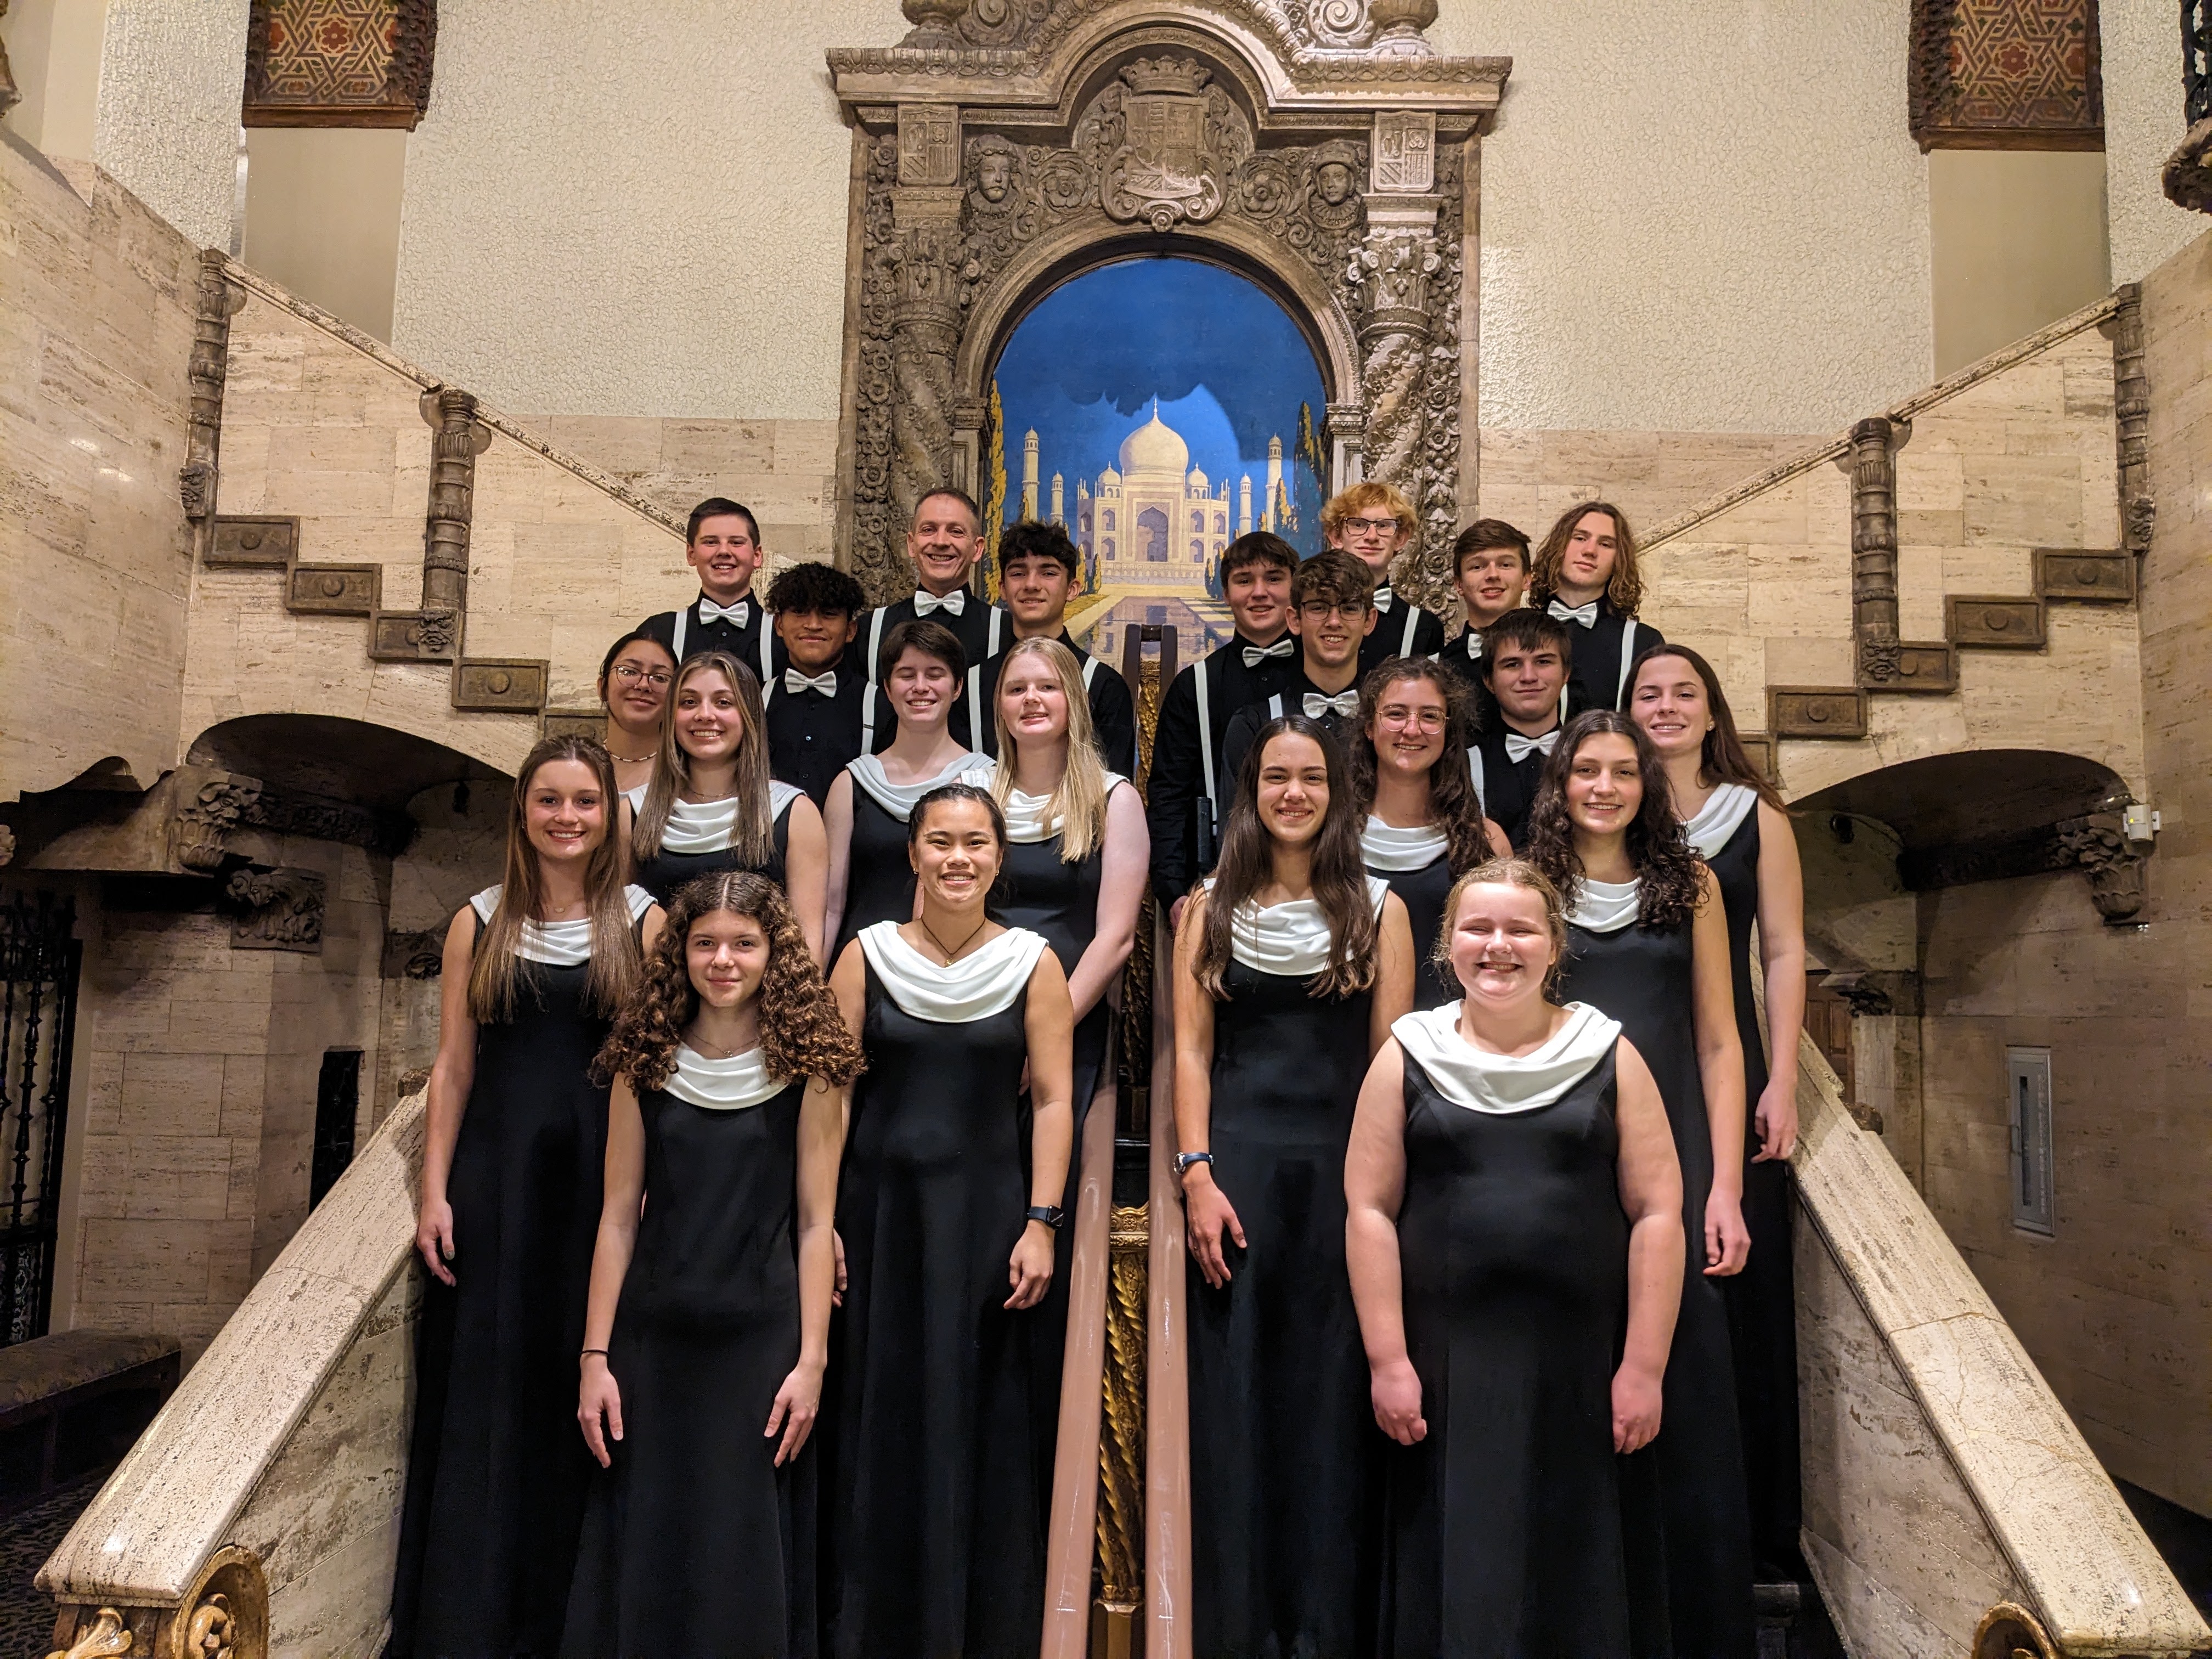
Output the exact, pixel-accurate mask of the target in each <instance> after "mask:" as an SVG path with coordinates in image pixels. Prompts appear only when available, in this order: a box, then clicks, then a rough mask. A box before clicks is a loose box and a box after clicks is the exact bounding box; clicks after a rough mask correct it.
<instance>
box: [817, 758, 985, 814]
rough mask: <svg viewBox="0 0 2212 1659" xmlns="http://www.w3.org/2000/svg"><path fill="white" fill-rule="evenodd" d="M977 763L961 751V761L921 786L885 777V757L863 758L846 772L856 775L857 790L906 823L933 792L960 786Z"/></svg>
mask: <svg viewBox="0 0 2212 1659" xmlns="http://www.w3.org/2000/svg"><path fill="white" fill-rule="evenodd" d="M974 765H975V756H974V755H972V754H970V753H969V751H968V750H964V749H963V750H961V751H960V758H959V759H957V760H956V761H954V762H953V763H952V764H951V765H950V766H948V767H946V768H945V769H944V770H943V771H942V772H939V774H938V775H936V776H935V777H933V778H926V779H924V780H923V781H921V782H920V783H893V782H892V781H890V779H889V778H888V777H886V776H884V757H882V756H881V755H863V756H861V757H860V759H858V760H856V761H853V762H850V763H848V764H847V766H846V768H845V769H846V770H847V771H848V772H849V773H851V774H852V775H853V784H854V787H855V788H860V789H865V790H866V791H867V792H868V794H869V796H870V798H871V799H873V800H874V802H875V803H876V805H878V806H880V807H882V808H883V809H884V811H886V812H888V813H890V815H891V816H892V817H895V818H896V819H897V820H898V821H899V822H900V823H905V822H906V821H907V819H908V818H909V817H912V816H913V815H914V804H915V802H916V801H918V800H920V799H921V798H922V797H923V796H924V795H926V794H927V793H929V792H930V791H931V790H933V789H942V788H943V787H945V785H946V784H948V783H958V782H959V781H961V774H962V773H963V772H965V771H967V770H968V769H969V768H971V767H973V766H974Z"/></svg>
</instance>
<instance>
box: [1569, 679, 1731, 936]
mask: <svg viewBox="0 0 2212 1659" xmlns="http://www.w3.org/2000/svg"><path fill="white" fill-rule="evenodd" d="M1607 733H1611V734H1612V735H1613V736H1615V737H1622V738H1627V739H1628V740H1629V742H1630V743H1632V744H1634V745H1635V747H1636V769H1637V772H1638V781H1640V782H1641V783H1642V785H1643V792H1644V800H1643V804H1642V805H1639V806H1638V808H1637V809H1636V816H1635V817H1633V818H1632V819H1631V820H1629V824H1628V842H1627V852H1628V862H1629V865H1630V866H1631V867H1632V868H1633V869H1634V870H1635V872H1636V874H1637V876H1638V878H1639V879H1640V880H1641V881H1642V882H1643V884H1644V885H1643V889H1642V890H1641V891H1640V892H1639V893H1638V896H1637V915H1636V922H1637V926H1638V927H1677V926H1679V925H1680V924H1681V923H1683V922H1685V921H1688V920H1689V919H1690V918H1691V917H1692V915H1696V914H1697V909H1698V901H1699V897H1700V896H1701V895H1702V891H1703V872H1704V870H1705V865H1704V864H1703V863H1702V862H1701V861H1700V860H1699V857H1698V855H1697V854H1695V853H1693V852H1692V851H1691V850H1690V843H1689V842H1688V841H1687V840H1686V839H1685V838H1684V837H1683V835H1682V821H1681V819H1680V818H1679V817H1675V815H1674V793H1673V792H1672V791H1671V790H1669V789H1668V787H1667V770H1666V768H1665V767H1664V766H1663V765H1662V764H1661V763H1660V759H1659V751H1658V750H1656V749H1654V748H1653V747H1652V746H1651V739H1650V738H1648V737H1646V736H1644V728H1643V727H1642V726H1638V725H1637V723H1636V722H1635V721H1634V720H1631V719H1629V718H1628V716H1627V715H1626V714H1620V713H1618V712H1617V711H1615V710H1613V709H1611V708H1591V709H1587V710H1585V711H1584V712H1583V713H1582V714H1577V715H1576V716H1575V717H1574V719H1572V720H1569V721H1568V722H1567V729H1566V730H1565V732H1561V733H1560V734H1559V746H1558V747H1557V748H1556V749H1554V750H1552V754H1551V758H1550V759H1548V760H1547V761H1546V762H1545V763H1544V776H1543V781H1541V782H1540V783H1539V784H1538V785H1537V786H1536V799H1535V801H1534V804H1533V805H1531V806H1530V807H1529V808H1528V861H1529V862H1530V863H1531V864H1533V865H1534V866H1536V867H1537V868H1538V869H1539V870H1541V871H1542V872H1544V873H1545V875H1547V876H1548V877H1549V878H1551V882H1552V884H1553V886H1554V887H1556V888H1558V889H1559V900H1560V902H1561V903H1562V904H1564V905H1565V907H1566V908H1568V909H1569V910H1571V909H1573V908H1574V904H1575V893H1576V890H1577V888H1578V887H1579V886H1580V884H1581V882H1582V878H1583V861H1582V858H1581V856H1580V855H1579V854H1577V853H1576V851H1575V826H1574V821H1573V820H1572V819H1571V818H1570V817H1568V816H1567V779H1568V778H1569V777H1570V776H1571V775H1573V773H1574V767H1575V755H1576V752H1577V750H1580V749H1581V748H1582V746H1583V744H1586V743H1588V742H1589V740H1590V739H1591V738H1595V737H1601V736H1603V735H1606V734H1607Z"/></svg>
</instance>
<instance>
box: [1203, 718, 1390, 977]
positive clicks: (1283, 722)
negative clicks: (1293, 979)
mask: <svg viewBox="0 0 2212 1659" xmlns="http://www.w3.org/2000/svg"><path fill="white" fill-rule="evenodd" d="M1280 737H1301V738H1311V739H1312V740H1313V741H1314V742H1315V743H1316V744H1318V745H1319V746H1320V749H1321V752H1322V759H1323V761H1324V762H1325V763H1327V765H1328V811H1327V812H1325V813H1323V814H1322V823H1321V830H1320V833H1319V834H1318V835H1316V836H1315V837H1314V843H1313V893H1314V897H1315V898H1316V899H1317V900H1319V901H1320V902H1321V909H1322V915H1325V916H1327V917H1328V932H1329V945H1328V966H1327V967H1326V968H1324V969H1322V971H1321V972H1320V973H1318V974H1316V975H1314V977H1313V978H1312V979H1310V980H1309V981H1307V982H1306V993H1307V994H1308V995H1310V996H1316V997H1333V996H1342V995H1344V994H1346V993H1347V992H1352V991H1364V990H1365V989H1366V988H1367V987H1369V986H1370V985H1372V984H1373V983H1374V982H1375V963H1376V955H1377V954H1378V952H1377V950H1376V945H1377V942H1378V939H1379V936H1380V932H1381V930H1380V929H1379V928H1377V927H1376V923H1375V906H1374V904H1373V902H1371V901H1370V899H1369V898H1368V896H1367V865H1366V862H1365V860H1364V859H1363V858H1362V857H1361V856H1360V851H1359V825H1360V814H1359V812H1358V809H1357V807H1356V806H1355V805H1353V803H1352V786H1351V781H1350V780H1349V779H1348V778H1346V776H1345V771H1344V757H1343V754H1342V753H1341V751H1340V750H1339V749H1338V748H1337V745H1336V740H1335V739H1334V738H1332V737H1330V736H1329V735H1328V732H1327V731H1325V730H1324V729H1323V728H1322V725H1321V723H1320V722H1319V721H1317V720H1308V719H1307V718H1306V717H1305V716H1304V714H1285V715H1283V716H1282V717H1281V718H1280V719H1278V720H1269V721H1268V722H1267V724H1266V725H1265V726H1261V728H1260V733H1259V736H1258V737H1256V738H1254V739H1253V742H1252V747H1251V750H1250V751H1249V753H1247V754H1246V756H1245V757H1244V765H1243V769H1242V770H1240V771H1239V772H1238V773H1237V793H1236V796H1235V798H1234V799H1231V802H1230V803H1229V817H1228V822H1227V824H1226V825H1225V828H1224V829H1223V830H1222V836H1221V861H1220V862H1219V863H1218V865H1216V866H1214V871H1213V886H1212V890H1210V891H1209V892H1208V893H1207V894H1206V910H1205V920H1206V926H1205V931H1204V932H1202V933H1200V935H1199V939H1198V957H1197V961H1196V963H1195V964H1194V966H1195V969H1196V971H1197V975H1198V982H1199V983H1200V985H1202V986H1204V987H1206V990H1207V991H1208V992H1209V993H1210V994H1212V995H1214V996H1217V997H1218V996H1220V995H1222V994H1223V993H1222V975H1225V974H1226V973H1227V972H1228V971H1229V959H1230V955H1231V948H1232V947H1231V932H1230V926H1231V921H1233V919H1234V918H1235V916H1236V914H1237V911H1238V910H1239V909H1241V908H1243V907H1244V906H1245V905H1246V904H1248V903H1249V902H1251V899H1252V896H1253V895H1254V894H1255V893H1256V892H1258V891H1259V890H1261V888H1262V887H1264V886H1266V885H1267V883H1268V882H1269V881H1271V880H1273V878H1274V873H1275V862H1274V837H1273V836H1272V835H1270V834H1269V833H1268V830H1267V824H1266V823H1263V822H1262V821H1261V817H1260V771H1261V766H1262V765H1263V764H1264V763H1265V762H1266V759H1267V745H1268V744H1271V743H1273V741H1274V740H1275V739H1276V738H1280Z"/></svg>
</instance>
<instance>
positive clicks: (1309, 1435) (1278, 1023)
mask: <svg viewBox="0 0 2212 1659" xmlns="http://www.w3.org/2000/svg"><path fill="white" fill-rule="evenodd" d="M1368 887H1369V890H1370V895H1371V896H1372V898H1373V901H1374V902H1375V904H1376V907H1377V908H1380V907H1381V905H1382V903H1383V899H1384V897H1385V896H1387V894H1388V893H1389V889H1388V888H1387V887H1386V886H1385V885H1384V884H1383V883H1382V882H1379V881H1376V880H1374V879H1372V878H1370V880H1369V882H1368ZM1235 933H1236V938H1237V954H1236V956H1235V957H1234V959H1233V960H1232V961H1231V963H1230V964H1229V969H1228V972H1227V973H1226V974H1225V975H1224V976H1223V988H1224V991H1225V996H1224V998H1223V999H1222V1000H1220V1001H1219V1002H1218V1003H1217V1004H1216V1005H1215V1007H1214V1012H1213V1066H1212V1115H1211V1121H1210V1126H1209V1139H1210V1147H1209V1149H1210V1150H1211V1151H1212V1153H1213V1176H1214V1179H1215V1181H1216V1182H1218V1184H1219V1186H1220V1188H1221V1190H1222V1192H1223V1193H1224V1194H1226V1195H1227V1197H1228V1199H1229V1201H1230V1203H1231V1205H1232V1206H1235V1208H1236V1211H1237V1219H1238V1220H1239V1221H1240V1222H1241V1223H1243V1228H1244V1236H1245V1240H1246V1248H1244V1249H1237V1247H1236V1246H1235V1244H1234V1243H1229V1242H1227V1241H1226V1240H1225V1243H1224V1255H1225V1257H1226V1259H1227V1261H1228V1264H1229V1270H1230V1274H1231V1278H1230V1280H1229V1283H1228V1284H1227V1285H1224V1286H1222V1287H1221V1288H1220V1289H1219V1290H1215V1289H1213V1288H1212V1287H1211V1286H1210V1285H1207V1284H1206V1279H1205V1276H1204V1275H1203V1274H1202V1273H1200V1271H1199V1268H1198V1264H1197V1262H1196V1261H1192V1262H1190V1263H1189V1264H1188V1285H1189V1291H1188V1294H1189V1298H1190V1314H1189V1331H1190V1361H1189V1363H1190V1484H1191V1545H1192V1549H1191V1554H1192V1579H1191V1617H1192V1621H1193V1630H1194V1640H1193V1651H1194V1653H1195V1654H1196V1655H1197V1656H1198V1659H1228V1656H1238V1659H1242V1656H1248V1655H1249V1656H1259V1655H1279V1656H1282V1659H1291V1656H1312V1659H1336V1656H1340V1655H1350V1654H1353V1653H1358V1652H1361V1651H1364V1649H1365V1647H1366V1646H1367V1638H1366V1632H1367V1631H1368V1630H1369V1629H1370V1627H1371V1621H1372V1620H1373V1618H1374V1606H1373V1601H1374V1598H1373V1585H1374V1584H1375V1582H1376V1569H1377V1565H1378V1559H1377V1555H1376V1547H1375V1546H1376V1540H1377V1538H1378V1531H1377V1527H1378V1523H1379V1521H1380V1491H1379V1486H1378V1484H1377V1477H1378V1475H1379V1464H1378V1462H1377V1457H1378V1454H1379V1452H1380V1449H1381V1440H1382V1437H1381V1435H1380V1433H1379V1431H1377V1430H1376V1427H1375V1419H1374V1413H1373V1411H1372V1409H1371V1407H1370V1405H1369V1401H1368V1387H1367V1358H1366V1353H1365V1351H1364V1348H1363V1347H1362V1346H1361V1344H1360V1340H1359V1321H1358V1315H1357V1314H1356V1313H1355V1312H1354V1311H1353V1309H1352V1283H1351V1280H1350V1279H1349V1278H1348V1277H1347V1276H1346V1268H1345V1261H1344V1220H1345V1201H1344V1150H1345V1143H1346V1140H1347V1139H1349V1138H1350V1135H1351V1132H1352V1108H1353V1106H1354V1104H1355V1103H1357V1101H1358V1094H1359V1085H1360V1083H1361V1081H1362V1080H1363V1079H1364V1078H1365V1076H1366V1074H1367V1060H1368V1024H1369V1019H1370V1010H1371V1005H1372V1002H1373V996H1372V994H1371V993H1370V992H1366V991H1359V992H1354V993H1352V994H1350V995H1347V996H1341V997H1326V998H1324V997H1315V996H1312V995H1310V994H1308V993H1307V989H1306V986H1307V982H1308V981H1309V980H1310V979H1311V978H1312V976H1313V975H1314V974H1316V972H1318V971H1319V970H1320V969H1321V968H1322V966H1324V965H1325V964H1326V962H1327V959H1328V923H1327V921H1326V920H1325V919H1323V917H1322V914H1321V907H1320V905H1319V903H1318V902H1316V901H1314V900H1312V899H1302V900H1297V901H1293V902H1290V903H1286V904H1279V905H1274V906H1271V907H1269V908H1267V909H1264V910H1256V911H1249V912H1248V913H1247V914H1246V915H1245V916H1243V917H1239V918H1238V919H1237V927H1236V929H1235Z"/></svg>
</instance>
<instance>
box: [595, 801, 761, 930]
mask: <svg viewBox="0 0 2212 1659" xmlns="http://www.w3.org/2000/svg"><path fill="white" fill-rule="evenodd" d="M646 787H647V786H645V785H644V784H640V785H639V786H638V787H636V788H635V789H633V790H631V791H630V792H629V793H628V794H627V795H625V796H623V799H625V800H627V801H628V802H629V810H630V816H631V821H632V822H633V823H635V821H636V815H637V814H638V813H640V812H641V811H644V810H645V792H646ZM799 794H800V792H799V790H798V789H796V788H794V787H793V786H792V785H790V784H787V783H770V784H769V787H768V810H769V824H770V830H771V835H772V838H773V845H772V847H771V848H770V850H769V857H768V860H767V862H766V863H764V864H744V863H742V862H740V861H739V860H738V855H737V853H736V851H735V850H734V849H733V848H732V847H731V845H730V837H731V835H732V831H733V830H734V829H736V826H737V821H738V799H737V797H736V796H734V795H732V796H729V797H727V798H726V799H722V800H710V801H689V800H685V799H684V798H683V797H682V796H680V795H679V796H678V797H677V798H676V799H675V800H674V801H673V802H672V803H671V805H670V806H669V809H668V823H666V825H665V826H664V827H663V829H661V832H660V847H659V850H658V851H656V852H655V853H654V854H653V856H652V857H651V858H649V859H643V860H640V861H639V863H638V866H637V884H638V885H639V886H641V887H642V888H644V889H645V890H646V891H647V892H648V893H650V894H652V895H653V901H654V902H656V903H658V904H662V905H665V904H666V903H668V902H669V901H670V900H671V899H672V898H674V897H675V896H676V894H677V891H678V889H680V888H681V887H682V886H683V885H684V884H685V883H686V882H689V881H696V880H697V879H698V878H700V877H701V876H718V875H720V874H721V873H722V872H723V871H725V870H753V871H756V872H758V873H759V874H761V875H763V876H766V877H767V878H769V880H770V881H772V882H774V883H775V884H776V885H777V886H779V887H781V886H782V885H783V880H784V865H783V861H784V858H785V856H786V854H787V852H788V850H789V848H790V842H791V804H792V802H793V801H795V800H797V799H799Z"/></svg>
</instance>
